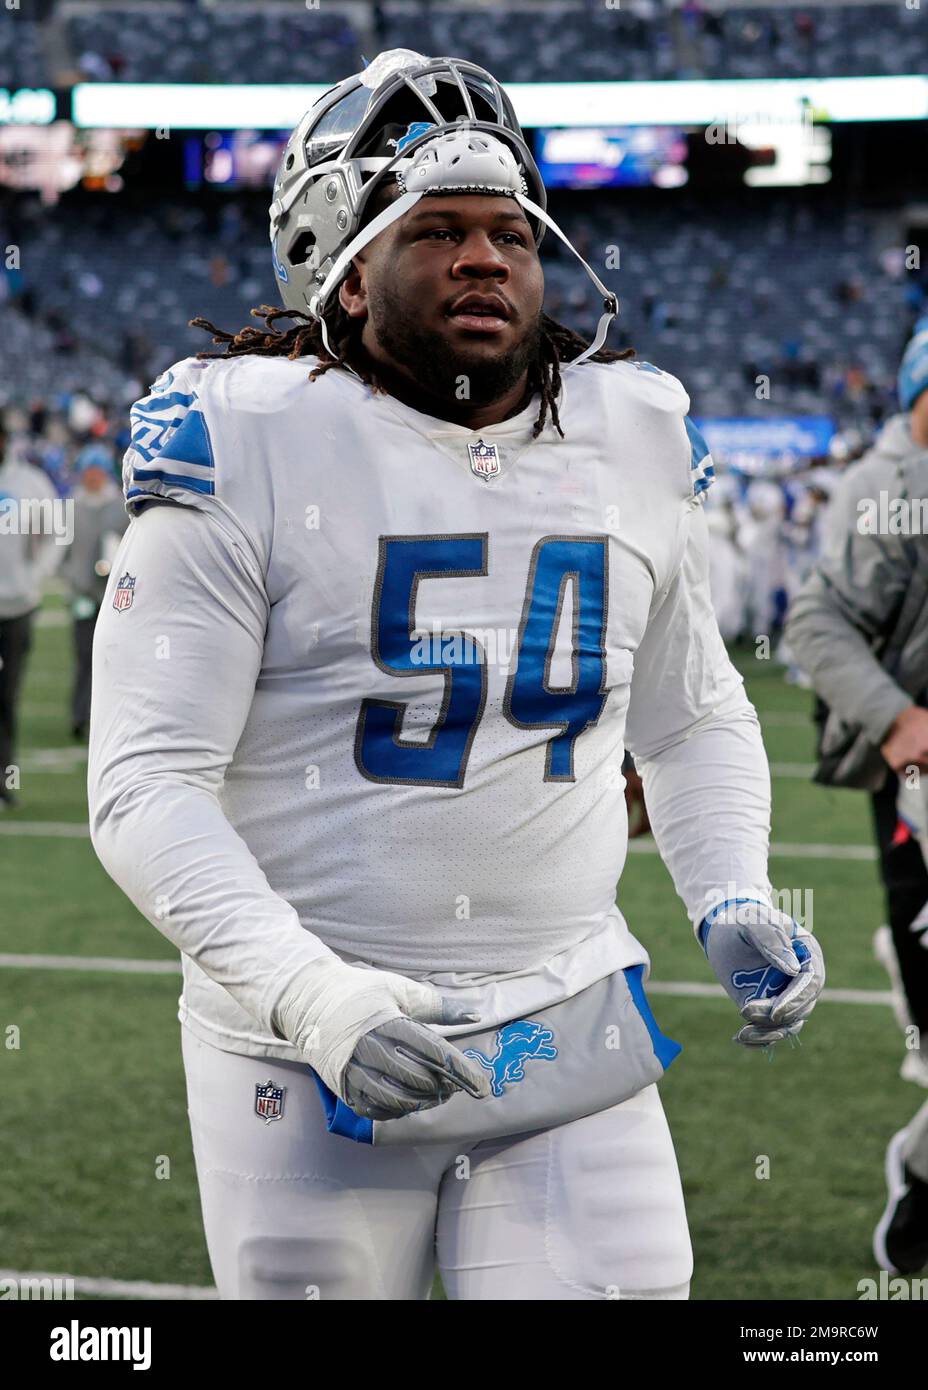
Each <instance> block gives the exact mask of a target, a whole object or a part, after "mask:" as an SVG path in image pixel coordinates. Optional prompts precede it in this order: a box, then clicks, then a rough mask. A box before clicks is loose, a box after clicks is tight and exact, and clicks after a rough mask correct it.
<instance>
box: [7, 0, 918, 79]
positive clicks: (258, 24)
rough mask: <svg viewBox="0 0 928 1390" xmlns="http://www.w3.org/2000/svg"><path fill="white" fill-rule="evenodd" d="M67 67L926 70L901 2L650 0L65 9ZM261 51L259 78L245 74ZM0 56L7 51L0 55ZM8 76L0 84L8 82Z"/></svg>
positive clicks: (662, 75)
mask: <svg viewBox="0 0 928 1390" xmlns="http://www.w3.org/2000/svg"><path fill="white" fill-rule="evenodd" d="M68 39H69V43H70V46H71V49H72V55H73V59H74V61H75V63H76V64H77V66H78V67H79V68H82V69H83V71H84V73H85V75H86V76H87V77H89V78H92V79H99V78H106V79H107V80H110V81H113V80H122V81H132V82H141V81H147V82H156V81H164V82H235V81H241V80H242V74H243V73H244V72H246V71H247V72H248V75H249V80H251V81H255V80H265V81H269V82H333V81H335V80H336V79H337V78H338V77H340V76H342V75H344V74H346V73H349V72H351V71H353V70H356V69H357V68H358V67H359V66H360V65H361V54H362V51H364V53H365V54H366V56H367V57H370V56H372V53H371V50H372V51H374V52H376V51H377V50H379V49H383V48H392V47H399V46H405V47H408V46H409V45H410V43H411V42H414V44H415V46H416V47H417V48H419V49H420V50H421V51H423V52H427V53H452V54H457V55H460V56H462V57H467V58H470V59H471V60H472V61H474V62H477V63H480V64H482V65H483V66H485V67H488V68H490V69H491V70H492V71H493V72H494V74H495V75H496V76H497V77H499V78H500V79H501V80H502V81H507V82H541V81H560V80H563V75H564V73H566V72H569V73H570V75H571V78H572V80H574V81H610V80H636V81H647V80H656V79H671V78H694V77H711V78H722V77H734V78H750V77H802V76H815V77H825V76H854V75H866V74H870V75H877V76H879V75H885V74H892V73H905V72H911V73H922V72H925V71H928V26H926V25H925V23H924V21H923V18H922V15H921V13H920V11H919V10H917V9H907V8H906V7H905V6H904V5H901V4H870V5H860V6H841V7H839V6H835V5H830V6H828V5H825V6H822V5H813V6H810V8H809V9H808V10H803V9H801V8H795V7H786V8H777V7H774V6H769V7H751V8H738V7H735V8H731V9H723V10H719V11H716V10H707V9H704V8H702V6H701V5H699V4H698V3H688V4H685V5H683V6H682V8H674V9H671V8H669V7H667V6H666V5H664V4H663V3H657V0H623V3H622V5H621V6H616V7H610V6H607V5H605V4H602V3H589V2H588V0H586V2H585V0H579V2H578V3H571V4H568V3H563V4H554V5H548V6H545V7H544V8H539V9H538V10H537V11H525V10H508V9H507V8H506V6H505V5H503V4H499V5H496V4H494V5H492V6H487V5H481V6H475V5H474V4H467V5H460V6H458V5H443V4H417V3H414V2H413V3H411V2H410V0H394V3H393V4H390V3H384V4H380V5H370V6H368V5H358V6H357V10H356V14H355V16H354V18H353V19H352V18H351V17H350V16H348V15H346V13H345V12H344V11H343V10H337V11H330V10H327V8H326V6H324V5H322V6H320V7H319V8H317V9H307V8H305V7H304V6H300V5H293V6H291V7H288V6H286V5H280V4H275V5H273V6H268V7H259V6H254V7H251V6H241V5H235V6H231V5H223V6H221V7H218V8H216V9H203V8H196V7H192V6H190V5H185V4H177V3H172V0H168V3H164V4H158V5H157V6H149V5H147V4H145V5H142V4H136V5H130V6H127V7H125V8H116V9H99V10H96V9H93V8H90V9H88V10H87V11H86V12H84V11H79V12H77V13H73V14H71V16H70V18H69V21H68ZM256 54H260V64H261V78H260V79H258V78H256V76H255V73H254V58H255V55H256ZM0 58H2V50H0ZM3 80H6V79H3Z"/></svg>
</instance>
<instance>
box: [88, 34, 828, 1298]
mask: <svg viewBox="0 0 928 1390" xmlns="http://www.w3.org/2000/svg"><path fill="white" fill-rule="evenodd" d="M546 227H551V228H552V229H553V230H554V231H555V233H556V234H557V235H558V236H562V233H561V232H560V231H559V229H558V228H557V227H556V226H555V224H554V223H553V222H552V221H551V220H550V218H549V217H548V214H547V212H546V204H545V190H544V186H543V183H542V180H541V177H540V175H539V173H538V170H537V168H536V166H535V164H534V161H533V160H532V157H531V155H530V153H529V151H528V149H527V147H526V145H525V142H524V140H523V138H522V133H521V131H520V129H519V125H518V122H517V121H516V118H515V114H514V112H513V109H512V106H511V103H510V101H509V99H508V97H507V96H506V94H505V93H504V92H503V90H502V89H501V88H500V87H499V85H498V84H497V83H496V81H495V80H494V79H493V78H492V77H491V75H490V74H489V73H487V72H485V71H483V70H482V69H480V68H477V67H476V66H474V65H473V64H470V63H468V62H465V61H463V60H458V59H451V58H438V59H428V58H426V57H423V56H422V55H420V54H416V53H413V52H411V51H410V50H405V49H395V50H390V51H388V52H386V53H383V54H381V55H380V56H379V57H378V58H377V59H376V60H375V61H374V62H372V63H371V64H369V65H368V66H367V67H366V68H365V70H364V71H363V72H361V73H359V74H357V75H355V76H353V77H350V78H348V79H346V80H345V81H344V82H342V83H340V84H339V85H338V86H337V87H335V88H333V89H332V90H331V91H330V92H327V93H326V94H325V95H324V96H323V97H322V98H321V99H320V100H319V101H318V102H317V103H316V104H315V105H314V106H313V107H312V109H311V110H310V111H309V113H308V114H307V115H306V116H305V117H304V119H303V121H302V122H301V124H300V125H299V126H298V128H297V129H296V131H295V132H294V133H293V136H292V137H291V139H290V142H289V144H288V145H287V147H286V149H285V151H284V154H283V157H282V162H281V167H280V172H279V174H278V178H277V182H276V184H275V188H274V201H273V204H272V207H271V237H272V245H273V259H274V267H275V273H276V276H277V282H278V286H279V288H280V293H281V296H282V299H283V301H284V307H283V308H281V309H276V310H274V309H272V308H270V307H269V306H263V308H262V309H261V310H260V311H255V312H256V313H257V314H258V316H259V317H261V318H262V319H263V326H262V327H252V328H247V329H244V330H242V331H241V332H239V333H237V334H235V335H232V334H228V333H222V332H220V331H219V330H216V329H214V328H213V326H212V325H209V324H205V326H206V327H208V328H210V329H211V331H213V333H214V340H215V341H216V342H217V343H218V344H220V345H223V344H224V347H223V348H222V351H221V352H219V351H217V352H215V353H211V354H200V355H199V356H197V357H193V358H188V359H186V360H185V361H183V362H180V363H179V364H177V365H176V366H175V367H173V368H172V369H171V370H170V371H168V372H166V373H165V374H164V375H163V376H162V377H160V378H159V379H158V381H157V382H156V383H155V384H154V386H153V388H152V390H151V393H150V394H149V395H148V396H146V397H145V398H144V399H143V400H142V401H140V402H139V403H138V404H137V405H136V406H135V408H134V409H133V411H132V421H133V434H132V442H131V445H130V448H129V450H128V452H127V454H126V457H125V463H124V481H125V488H126V501H127V506H128V509H129V511H130V513H131V515H132V516H133V518H134V519H133V521H132V523H131V524H130V526H129V530H128V532H127V534H126V536H125V538H124V540H123V543H122V547H121V551H120V554H119V557H118V561H117V563H116V565H115V566H114V570H113V575H112V578H111V581H110V586H109V591H108V595H107V599H106V601H105V603H104V610H103V613H102V615H101V618H100V620H99V623H98V626H97V632H96V641H95V650H94V672H93V690H94V704H93V712H92V719H91V734H90V765H89V794H90V815H91V830H92V836H93V843H94V846H95V848H96V851H97V854H98V855H99V857H100V859H101V861H102V863H103V864H104V866H105V867H106V869H107V870H108V872H109V873H110V874H111V875H112V877H113V878H114V879H115V880H116V882H117V883H118V884H119V885H120V886H121V887H122V889H123V890H124V891H125V892H126V893H127V894H128V896H129V897H130V898H131V900H132V901H133V902H134V903H135V904H136V905H137V907H138V908H139V909H140V911H141V912H142V913H144V915H145V916H146V917H147V918H148V919H149V920H150V921H151V922H152V923H154V925H155V926H157V927H158V928H159V929H160V930H161V931H162V932H163V933H164V934H165V936H167V937H168V939H169V940H171V941H172V942H174V943H175V945H176V946H177V947H178V948H179V949H180V951H181V952H182V954H183V969H184V986H183V994H182V997H181V1001H180V1015H179V1016H180V1019H181V1023H182V1040H183V1055H184V1063H185V1068H186V1075H187V1089H188V1102H189V1103H188V1109H189V1115H190V1123H191V1129H192V1135H193V1142H194V1151H195V1157H196V1163H197V1173H198V1180H199V1185H200V1193H201V1199H202V1208H203V1217H204V1224H205V1231H206V1238H207V1243H208V1247H209V1253H210V1258H211V1261H212V1266H213V1270H214V1274H215V1278H216V1282H217V1285H218V1288H219V1291H220V1294H221V1296H222V1297H223V1298H231V1299H303V1298H313V1297H320V1298H336V1299H422V1298H427V1297H428V1296H429V1293H430V1290H431V1286H432V1283H433V1279H434V1274H435V1270H436V1267H437V1268H438V1269H439V1270H440V1272H441V1276H442V1280H443V1283H444V1287H445V1290H446V1292H447V1294H448V1296H449V1297H451V1298H460V1299H494V1298H500V1299H604V1298H630V1299H674V1298H676V1299H679V1298H686V1297H687V1294H688V1288H689V1281H690V1276H691V1269H692V1256H691V1249H690V1241H689V1237H688V1233H687V1226H686V1218H685V1212H684V1204H683V1198H682V1191H681V1184H680V1178H679V1174H678V1170H677V1164H676V1160H675V1157H674V1152H673V1147H672V1143H671V1139H670V1135H669V1132H668V1128H667V1124H666V1121H665V1119H664V1115H663V1111H662V1108H661V1103H660V1100H659V1097H658V1092H657V1086H656V1082H657V1080H658V1078H659V1077H660V1075H662V1073H663V1071H664V1069H665V1067H666V1066H667V1065H668V1064H669V1062H670V1061H671V1060H672V1059H673V1057H674V1055H675V1054H676V1053H677V1052H678V1051H679V1047H678V1045H677V1044H676V1043H674V1042H673V1041H672V1040H671V1039H669V1038H666V1037H665V1036H664V1035H663V1034H662V1033H661V1032H660V1029H659V1028H658V1026H657V1024H656V1022H655V1020H654V1018H653V1015H652V1014H651V1012H650V1009H649V1007H648V1003H647V1000H646V998H645V995H644V991H643V985H642V981H643V977H644V975H645V972H646V970H647V967H648V955H647V952H646V950H645V948H644V946H643V945H642V944H641V943H640V942H639V941H637V940H636V939H635V937H634V936H633V935H632V933H631V932H630V930H629V928H628V926H627V924H626V922H625V920H624V918H623V916H622V913H621V912H620V910H619V909H618V907H617V906H616V884H617V882H618V880H619V878H620V876H621V873H622V868H623V864H624V860H625V854H626V843H627V823H626V810H625V801H624V797H623V784H624V779H623V776H622V772H621V768H622V763H623V758H624V756H625V751H626V749H630V750H631V751H632V753H633V754H634V756H635V758H636V760H637V764H638V767H639V769H640V770H641V772H642V775H643V779H644V786H645V791H646V797H647V803H648V808H649V812H650V817H651V823H652V826H653V829H654V834H655V837H656V840H657V844H658V847H659V849H660V851H661V854H662V855H663V857H664V860H665V862H666V864H667V865H668V867H669V869H670V872H671V874H672V876H673V880H674V883H675V886H676V889H677V891H678V893H679V895H680V897H681V898H682V899H683V902H684V903H685V906H686V911H687V913H688V915H689V917H690V920H691V922H692V924H693V927H694V929H695V930H696V931H697V933H698V934H699V939H700V941H701V943H702V944H703V946H704V948H705V949H706V952H707V955H708V957H709V960H710V962H711V963H712V964H713V967H714V968H715V969H716V971H717V973H719V976H720V979H721V980H722V983H723V984H724V986H725V988H726V990H727V991H728V993H729V994H730V995H731V997H732V999H733V1000H734V1001H735V1003H736V1004H737V1006H738V1007H739V1009H740V1010H741V1014H742V1026H741V1027H740V1030H739V1033H738V1040H739V1041H740V1042H742V1043H745V1044H747V1045H749V1046H770V1045H771V1044H772V1043H775V1042H777V1041H780V1040H782V1039H784V1038H787V1037H791V1036H793V1035H794V1034H795V1033H796V1032H797V1031H798V1029H799V1028H801V1027H802V1025H803V1022H804V1020H805V1019H806V1017H807V1016H808V1014H809V1013H810V1011H811V1009H812V1007H813V1004H814V1002H815V999H816V997H817V995H818V993H819V992H820V990H821V987H822V981H823V978H824V972H823V966H822V959H821V952H820V950H819V947H818V944H817V942H816V941H815V939H814V938H813V937H811V936H810V935H809V934H808V933H806V932H804V931H803V930H802V928H800V927H799V926H798V925H797V924H796V923H795V922H793V920H792V919H791V918H789V917H787V916H784V915H783V914H782V913H779V912H777V911H776V909H775V908H774V907H773V905H772V901H773V899H772V892H771V887H770V883H769V880H768V876H767V846H768V837H769V816H770V785H769V773H768V768H767V763H766V758H765V754H764V749H763V745H762V741H761V736H760V730H759V726H758V722H757V717H756V714H755V712H754V710H753V708H752V706H751V705H750V703H749V702H748V700H747V698H746V696H745V693H744V689H743V685H742V681H741V678H740V677H739V675H738V674H737V672H736V671H735V670H734V668H733V666H732V665H731V663H730V661H729V659H728V656H727V654H726V651H725V648H724V645H723V643H722V641H721V639H720V637H719V633H718V628H717V626H716V622H715V619H714V617H713V614H712V607H711V603H710V599H709V588H708V565H707V530H706V524H705V519H704V516H703V509H702V506H701V498H702V495H703V492H704V491H705V489H706V487H707V486H708V485H709V483H710V481H711V477H712V465H711V459H710V457H709V455H708V453H707V451H706V448H705V445H704V443H703V442H702V440H701V438H700V436H699V434H698V432H697V431H696V430H695V428H694V427H693V426H692V425H691V424H690V423H689V422H688V420H687V410H688V406H689V401H688V397H687V395H686V392H685V391H684V389H683V387H682V386H681V385H680V383H679V382H678V381H677V380H675V379H674V378H673V377H671V376H668V375H667V374H666V373H664V372H662V371H659V370H658V369H657V368H655V367H652V366H651V365H649V364H647V363H643V362H638V361H633V360H629V354H628V353H616V352H611V351H608V350H606V349H603V347H602V344H603V341H604V338H605V335H606V331H607V328H608V326H609V322H610V321H611V319H612V317H613V316H614V314H615V312H616V308H617V305H616V301H615V298H614V296H613V295H611V294H610V292H609V291H608V290H607V289H606V287H605V286H604V285H603V284H602V283H601V281H600V280H599V279H598V277H597V276H596V275H595V272H594V271H592V269H591V268H590V267H589V266H586V263H585V262H584V263H583V264H584V266H585V268H586V269H587V270H588V272H589V273H590V275H591V276H592V278H593V280H594V282H595V284H596V286H597V289H598V292H599V293H601V295H602V300H603V314H602V317H601V319H600V322H599V327H598V331H597V334H596V336H595V338H594V341H593V343H591V344H589V345H587V344H586V343H585V342H584V340H583V339H581V338H580V337H578V336H577V335H576V334H574V333H573V332H571V331H570V330H569V329H567V328H565V327H563V326H562V325H560V324H557V323H555V322H554V321H553V320H552V319H550V318H549V317H548V316H547V315H546V314H545V313H544V311H543V299H544V277H543V274H542V268H541V262H540V260H539V256H538V245H539V243H540V241H541V237H542V233H543V232H544V230H545V228H546ZM565 240H566V239H565ZM567 244H568V246H569V243H567ZM570 249H571V250H573V248H572V247H570ZM574 254H576V253H574ZM286 318H290V319H292V320H293V323H292V324H291V325H290V326H289V327H286V328H282V327H280V326H279V324H280V320H281V319H286ZM197 322H199V323H201V324H204V321H203V320H198V321H197ZM681 917H682V914H681Z"/></svg>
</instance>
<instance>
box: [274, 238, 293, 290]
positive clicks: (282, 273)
mask: <svg viewBox="0 0 928 1390" xmlns="http://www.w3.org/2000/svg"><path fill="white" fill-rule="evenodd" d="M271 249H272V251H273V253H274V269H275V270H276V271H277V276H278V279H279V280H281V281H282V282H283V284H285V285H286V284H287V282H288V280H289V279H290V276H289V275H288V274H287V267H286V266H285V265H284V263H283V261H282V260H281V259H280V256H279V255H278V253H277V242H276V241H272V242H271Z"/></svg>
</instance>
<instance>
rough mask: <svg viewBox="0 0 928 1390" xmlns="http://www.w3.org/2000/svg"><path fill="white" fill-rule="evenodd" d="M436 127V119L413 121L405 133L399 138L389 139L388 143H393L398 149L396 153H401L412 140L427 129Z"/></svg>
mask: <svg viewBox="0 0 928 1390" xmlns="http://www.w3.org/2000/svg"><path fill="white" fill-rule="evenodd" d="M434 129H435V122H434V121H413V122H412V124H411V125H408V126H407V127H406V131H405V134H403V135H401V136H400V138H399V139H398V140H388V141H387V144H388V145H393V146H394V147H395V149H396V153H397V154H400V153H401V152H402V151H403V150H404V149H405V148H406V146H407V145H408V144H409V142H410V140H415V138H416V136H417V135H422V134H423V133H424V132H425V131H426V130H434Z"/></svg>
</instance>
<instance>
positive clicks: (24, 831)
mask: <svg viewBox="0 0 928 1390" xmlns="http://www.w3.org/2000/svg"><path fill="white" fill-rule="evenodd" d="M0 835H34V836H36V837H37V838H39V839H41V838H43V837H44V838H48V839H55V838H64V839H87V838H88V837H89V835H90V827H89V825H86V824H81V823H80V822H79V821H75V822H73V823H72V822H70V821H53V820H31V821H30V820H7V819H5V818H4V817H3V816H0ZM628 852H629V854H657V845H656V844H655V843H654V841H653V840H651V839H638V840H629V842H628ZM770 854H771V856H772V857H774V858H780V859H861V860H868V861H869V860H873V859H876V850H875V849H874V848H873V846H872V845H799V844H788V843H787V842H786V841H776V840H775V841H774V842H773V844H772V845H771V846H770Z"/></svg>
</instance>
